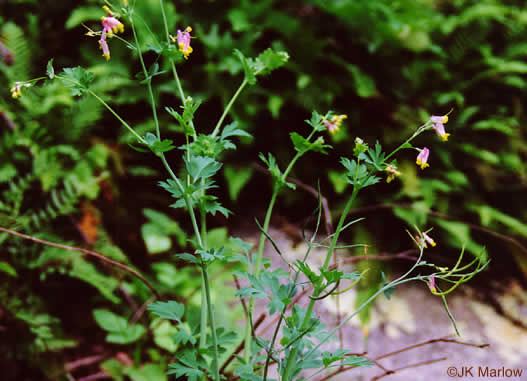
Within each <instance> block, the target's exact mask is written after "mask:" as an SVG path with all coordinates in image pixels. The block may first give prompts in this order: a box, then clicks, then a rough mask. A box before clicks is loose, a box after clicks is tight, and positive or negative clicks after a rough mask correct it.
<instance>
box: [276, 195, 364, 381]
mask: <svg viewBox="0 0 527 381" xmlns="http://www.w3.org/2000/svg"><path fill="white" fill-rule="evenodd" d="M358 192H359V188H358V187H357V186H354V187H353V192H352V193H351V196H350V198H349V200H348V202H347V203H346V206H345V207H344V211H343V212H342V215H341V216H340V219H339V222H338V225H337V228H336V229H335V233H334V235H333V239H332V241H331V245H330V247H329V249H328V252H327V254H326V259H325V261H324V264H323V265H322V268H321V271H322V270H327V268H328V266H329V262H330V261H331V256H332V254H333V251H334V250H335V247H336V245H337V241H338V238H339V235H340V233H341V232H342V226H343V225H344V221H345V220H346V217H347V216H348V213H349V211H350V210H351V207H352V205H353V202H354V201H355V198H356V197H357V194H358ZM321 292H322V290H319V289H317V288H315V290H313V294H312V298H311V300H310V301H309V305H308V307H307V311H306V314H305V316H304V321H303V322H302V325H301V326H300V331H303V330H305V329H306V328H307V325H308V323H309V320H310V319H311V314H312V313H313V308H314V307H315V303H316V298H318V296H319V295H320V293H321ZM297 354H298V347H297V346H295V347H294V348H293V349H292V350H291V352H290V353H289V358H288V359H287V364H286V368H285V371H284V375H283V379H284V380H285V381H288V380H289V379H290V377H291V372H292V370H293V366H294V364H295V362H296V356H297Z"/></svg>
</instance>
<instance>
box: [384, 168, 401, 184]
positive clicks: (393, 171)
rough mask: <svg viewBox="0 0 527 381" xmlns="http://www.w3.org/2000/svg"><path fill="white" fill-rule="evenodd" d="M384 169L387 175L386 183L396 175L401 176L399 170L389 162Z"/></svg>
mask: <svg viewBox="0 0 527 381" xmlns="http://www.w3.org/2000/svg"><path fill="white" fill-rule="evenodd" d="M384 170H385V171H386V172H388V177H387V178H386V182H387V183H389V182H391V181H392V180H393V179H394V178H395V177H396V176H401V172H399V171H398V170H397V167H396V166H395V165H394V164H390V165H389V166H387V167H386V168H384Z"/></svg>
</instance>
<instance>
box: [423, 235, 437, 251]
mask: <svg viewBox="0 0 527 381" xmlns="http://www.w3.org/2000/svg"><path fill="white" fill-rule="evenodd" d="M422 234H423V238H424V241H423V244H424V246H425V248H426V247H428V246H427V245H426V243H427V242H428V243H429V244H430V246H432V247H434V246H435V245H436V243H435V241H434V240H433V239H432V238H430V236H429V235H428V234H426V233H425V232H423V233H422Z"/></svg>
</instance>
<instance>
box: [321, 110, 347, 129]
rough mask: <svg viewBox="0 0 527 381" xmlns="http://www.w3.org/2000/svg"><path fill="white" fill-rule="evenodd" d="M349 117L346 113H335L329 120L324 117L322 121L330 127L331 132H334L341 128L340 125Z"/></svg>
mask: <svg viewBox="0 0 527 381" xmlns="http://www.w3.org/2000/svg"><path fill="white" fill-rule="evenodd" d="M347 117H348V116H347V115H346V114H342V115H334V116H332V117H331V119H330V120H327V119H325V118H324V119H323V120H322V123H324V126H325V127H326V128H327V129H328V131H329V132H330V133H331V134H334V133H336V132H337V131H338V130H339V129H340V126H341V125H342V121H343V120H344V119H346V118H347Z"/></svg>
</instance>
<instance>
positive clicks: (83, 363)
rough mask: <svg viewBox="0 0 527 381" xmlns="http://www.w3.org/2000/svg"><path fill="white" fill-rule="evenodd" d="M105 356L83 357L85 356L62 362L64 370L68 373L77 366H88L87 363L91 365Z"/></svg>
mask: <svg viewBox="0 0 527 381" xmlns="http://www.w3.org/2000/svg"><path fill="white" fill-rule="evenodd" d="M107 357H108V356H105V355H96V356H89V357H85V358H82V359H79V360H75V361H70V362H67V363H66V364H64V369H65V370H66V372H68V373H69V372H71V371H73V370H75V369H77V368H82V367H84V366H88V365H92V364H95V363H97V362H100V361H102V360H104V359H106V358H107Z"/></svg>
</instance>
